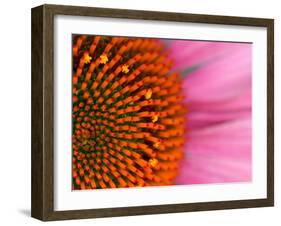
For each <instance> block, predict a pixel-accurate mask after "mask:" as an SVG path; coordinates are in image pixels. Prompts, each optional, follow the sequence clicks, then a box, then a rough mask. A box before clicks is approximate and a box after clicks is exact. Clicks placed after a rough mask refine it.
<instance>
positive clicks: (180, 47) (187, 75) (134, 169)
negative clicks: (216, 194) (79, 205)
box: [72, 35, 252, 190]
mask: <svg viewBox="0 0 281 226" xmlns="http://www.w3.org/2000/svg"><path fill="white" fill-rule="evenodd" d="M72 40H73V43H72V49H73V57H72V67H73V68H72V71H73V72H72V73H73V77H72V106H73V108H72V128H73V131H72V150H73V151H72V153H73V156H72V157H73V158H72V179H73V180H72V187H73V189H74V190H81V189H82V190H83V189H97V188H120V187H123V188H124V187H143V186H156V185H158V186H163V185H186V184H209V183H227V182H249V181H251V168H252V163H251V162H252V159H251V44H250V43H232V42H210V41H191V40H164V39H149V38H128V37H110V36H92V35H73V39H72Z"/></svg>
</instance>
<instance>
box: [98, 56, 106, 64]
mask: <svg viewBox="0 0 281 226" xmlns="http://www.w3.org/2000/svg"><path fill="white" fill-rule="evenodd" d="M100 59H101V61H100V63H101V64H106V63H107V61H108V58H107V55H106V54H102V55H100Z"/></svg>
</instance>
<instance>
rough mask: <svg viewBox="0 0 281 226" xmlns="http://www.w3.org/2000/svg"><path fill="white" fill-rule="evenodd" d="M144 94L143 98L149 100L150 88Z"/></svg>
mask: <svg viewBox="0 0 281 226" xmlns="http://www.w3.org/2000/svg"><path fill="white" fill-rule="evenodd" d="M144 96H145V99H147V100H149V99H150V98H151V96H152V90H151V89H149V90H148V91H147V92H146V94H145V95H144Z"/></svg>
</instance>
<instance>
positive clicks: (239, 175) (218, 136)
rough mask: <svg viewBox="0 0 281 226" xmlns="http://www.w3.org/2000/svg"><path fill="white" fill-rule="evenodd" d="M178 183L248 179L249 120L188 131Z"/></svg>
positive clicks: (240, 180) (249, 158)
mask: <svg viewBox="0 0 281 226" xmlns="http://www.w3.org/2000/svg"><path fill="white" fill-rule="evenodd" d="M187 136H188V138H187V139H188V142H187V144H186V147H185V149H186V156H185V159H184V161H183V162H182V165H181V170H180V172H181V175H180V176H179V177H178V178H177V183H178V184H196V183H226V182H245V181H251V168H252V164H251V159H252V156H251V120H249V119H243V120H237V121H231V122H227V123H222V124H221V125H215V126H210V127H208V128H204V129H199V130H196V131H190V133H189V134H188V135H187Z"/></svg>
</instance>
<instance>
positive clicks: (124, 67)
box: [122, 64, 130, 74]
mask: <svg viewBox="0 0 281 226" xmlns="http://www.w3.org/2000/svg"><path fill="white" fill-rule="evenodd" d="M129 71H130V70H129V66H128V65H127V64H124V65H123V66H122V72H123V73H125V74H127V73H128V72H129Z"/></svg>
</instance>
